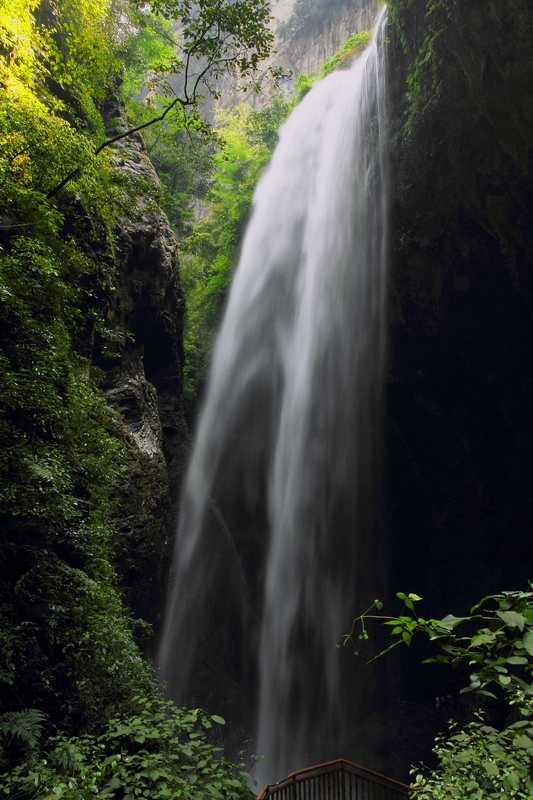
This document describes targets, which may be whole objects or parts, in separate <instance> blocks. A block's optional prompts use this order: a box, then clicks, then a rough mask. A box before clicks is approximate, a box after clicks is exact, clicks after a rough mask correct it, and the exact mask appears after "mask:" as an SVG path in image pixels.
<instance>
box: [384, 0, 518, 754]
mask: <svg viewBox="0 0 533 800" xmlns="http://www.w3.org/2000/svg"><path fill="white" fill-rule="evenodd" d="M433 7H434V11H433V12H432V13H431V14H429V15H428V13H427V12H426V3H425V2H422V0H411V2H406V1H405V0H390V3H389V11H390V15H391V18H392V20H393V22H392V24H391V28H390V40H391V47H390V58H391V79H392V83H393V86H392V96H391V105H392V110H393V123H392V125H393V153H392V156H393V176H394V177H393V187H394V188H393V258H392V276H391V290H390V312H391V320H392V329H391V347H390V364H389V374H388V381H387V406H386V443H385V473H386V475H385V479H386V504H385V508H384V521H385V526H386V529H387V535H388V542H389V553H390V576H391V578H390V583H391V589H392V590H393V591H397V590H403V591H414V592H418V593H419V594H421V595H422V596H423V597H424V598H425V599H426V602H425V604H424V609H423V610H422V608H421V613H422V614H423V613H424V612H426V613H428V614H431V615H432V616H435V617H438V615H439V614H441V613H442V614H443V615H444V614H446V613H448V612H453V613H455V614H458V615H459V614H461V613H463V612H464V611H467V610H468V609H469V607H470V606H471V605H472V603H473V602H475V601H476V600H478V599H480V598H481V597H482V596H483V595H485V594H488V593H492V592H499V591H504V590H508V589H518V588H522V587H525V586H526V585H527V580H528V579H531V578H532V577H533V574H532V570H531V565H532V564H533V537H532V536H531V531H532V530H533V492H532V490H531V487H532V486H533V359H532V358H531V353H532V352H533V350H532V348H533V302H532V297H533V291H532V290H533V246H532V245H533V191H532V188H531V187H532V186H533V158H532V153H533V89H532V87H533V50H532V48H531V41H533V17H532V15H531V8H530V4H529V2H528V0H502V2H499V3H493V2H481V0H461V2H457V3H454V4H450V3H444V2H440V0H439V1H438V2H436V3H434V4H433ZM430 40H431V48H428V47H427V43H428V42H429V41H430ZM419 54H420V56H419ZM418 56H419V57H418ZM417 58H418V61H417ZM408 75H410V76H411V79H410V83H409V85H408V84H407V77H408ZM408 672H409V676H408V679H407V681H406V684H405V685H406V689H405V701H406V702H407V703H413V704H415V703H417V704H419V705H420V707H422V706H423V707H425V708H426V710H427V714H428V717H431V715H432V713H433V712H432V711H431V707H432V706H433V708H434V707H435V706H434V698H435V696H436V695H437V694H439V692H440V693H441V694H444V695H446V694H447V693H448V689H447V688H446V687H441V688H440V689H439V686H438V682H439V680H444V681H445V680H446V678H447V677H449V676H446V675H444V674H442V675H440V673H439V675H437V674H436V671H435V670H433V671H432V670H431V669H428V668H427V667H423V668H422V669H421V670H418V666H417V660H416V659H414V661H413V662H412V663H411V664H410V666H409V670H408ZM413 676H414V677H413ZM439 676H440V677H439ZM458 688H459V687H455V688H454V691H453V692H452V694H453V695H454V696H456V693H457V691H456V690H458ZM441 689H443V691H441ZM454 713H455V712H454ZM439 726H440V727H442V721H440V723H439V724H437V727H439ZM411 758H414V756H411Z"/></svg>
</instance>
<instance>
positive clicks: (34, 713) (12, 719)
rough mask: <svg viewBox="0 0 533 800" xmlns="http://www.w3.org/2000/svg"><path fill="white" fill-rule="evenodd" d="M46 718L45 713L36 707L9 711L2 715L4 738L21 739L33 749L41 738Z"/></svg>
mask: <svg viewBox="0 0 533 800" xmlns="http://www.w3.org/2000/svg"><path fill="white" fill-rule="evenodd" d="M45 719H46V717H45V715H44V714H41V712H40V711H38V710H37V709H36V708H27V709H24V711H7V712H6V713H5V714H2V715H1V716H0V730H1V731H2V733H3V735H4V738H6V737H11V738H17V739H20V740H21V741H22V742H24V743H25V744H27V745H28V747H29V748H30V749H31V750H33V749H34V748H35V747H36V746H37V743H38V741H39V739H40V738H41V735H42V731H43V722H44V721H45Z"/></svg>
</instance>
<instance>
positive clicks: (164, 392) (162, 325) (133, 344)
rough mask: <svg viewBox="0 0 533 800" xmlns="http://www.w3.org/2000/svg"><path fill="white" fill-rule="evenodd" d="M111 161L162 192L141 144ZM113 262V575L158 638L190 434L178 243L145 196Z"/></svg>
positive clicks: (124, 227)
mask: <svg viewBox="0 0 533 800" xmlns="http://www.w3.org/2000/svg"><path fill="white" fill-rule="evenodd" d="M114 112H115V114H120V110H119V109H114ZM116 119H117V118H116V117H115V120H116ZM118 120H119V123H118V124H121V122H120V116H119V117H118ZM115 152H116V155H115V158H114V161H115V165H116V166H117V167H119V168H120V169H121V170H123V171H124V173H126V175H128V174H132V175H134V176H136V177H137V178H140V179H142V180H144V181H146V185H147V186H148V187H150V186H152V188H153V187H154V186H158V185H159V181H158V178H157V175H156V173H155V171H154V168H153V166H152V165H151V163H150V161H149V159H148V157H147V155H146V153H145V150H144V145H143V142H142V139H141V138H140V136H135V137H132V138H130V139H128V140H126V141H124V140H123V141H122V142H121V143H120V145H119V146H118V147H116V150H115ZM116 253H117V256H116V270H115V274H116V279H115V280H116V282H115V285H114V286H113V287H112V289H111V291H110V292H109V293H108V297H107V301H106V302H107V307H106V325H107V326H108V328H109V329H110V330H112V331H114V332H115V335H114V337H113V338H114V340H115V341H114V347H113V353H112V357H111V358H109V357H108V358H107V359H105V360H104V361H103V362H102V365H103V366H104V369H105V371H106V380H105V387H104V389H105V395H106V398H107V401H108V402H109V404H110V405H111V406H112V407H114V408H115V409H116V410H117V411H118V412H119V415H120V420H121V423H120V426H119V427H120V430H119V431H118V433H119V435H120V437H121V438H122V439H123V441H124V442H125V445H126V465H125V466H126V472H125V476H124V480H123V482H122V485H121V497H120V511H119V513H118V516H117V517H116V519H115V520H114V529H115V532H116V533H115V540H116V548H117V553H118V570H119V573H120V574H121V576H122V578H123V586H124V590H125V592H126V599H127V602H128V605H129V606H130V608H131V609H132V611H133V614H134V616H135V617H140V618H142V619H144V620H146V621H148V622H150V623H151V624H153V625H155V626H156V628H157V626H158V623H159V621H160V619H161V616H162V614H163V611H164V602H165V594H166V583H167V577H168V569H169V566H170V558H171V554H172V545H173V539H174V532H175V524H176V516H177V501H178V490H179V484H180V476H181V470H182V466H183V461H184V457H185V450H186V447H187V439H188V433H187V428H186V424H185V420H184V416H183V391H182V390H183V385H182V370H183V342H182V338H183V337H182V333H183V314H184V297H183V292H182V289H181V285H180V282H179V272H178V260H177V242H176V238H175V236H174V234H173V232H172V231H171V229H170V226H169V223H168V220H167V218H166V216H165V215H164V214H163V213H162V212H161V210H160V209H159V207H158V206H157V205H156V204H155V203H154V202H153V200H151V199H150V193H149V192H148V193H147V195H146V196H141V197H139V199H138V200H137V201H136V206H135V208H134V210H133V212H132V213H130V214H129V215H128V216H127V217H125V218H124V219H123V220H122V222H121V225H120V230H119V231H118V236H117V242H116Z"/></svg>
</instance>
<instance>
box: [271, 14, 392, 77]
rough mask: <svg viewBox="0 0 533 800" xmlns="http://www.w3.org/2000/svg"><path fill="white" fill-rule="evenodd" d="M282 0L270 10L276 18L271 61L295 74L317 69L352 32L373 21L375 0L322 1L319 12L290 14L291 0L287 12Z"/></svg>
mask: <svg viewBox="0 0 533 800" xmlns="http://www.w3.org/2000/svg"><path fill="white" fill-rule="evenodd" d="M286 5H287V3H286V0H278V2H275V1H274V2H273V4H272V13H273V14H274V16H275V17H276V18H277V19H278V20H279V21H280V23H281V25H279V26H278V30H277V40H276V43H275V46H274V49H275V50H276V54H275V56H274V58H273V59H272V60H273V62H274V63H276V64H279V65H280V66H282V67H283V68H284V69H285V70H286V71H292V72H293V73H294V74H295V75H298V74H299V73H301V72H306V73H307V72H319V71H320V70H321V68H322V64H323V63H324V61H326V60H327V59H328V58H330V57H331V56H332V55H333V54H334V53H336V52H337V50H338V49H339V48H340V47H341V46H342V45H343V44H344V42H345V41H346V40H347V39H349V37H350V36H352V34H354V33H359V32H360V31H365V30H370V29H371V28H372V25H373V23H374V20H375V17H376V14H377V9H378V6H379V2H378V0H352V1H351V2H350V0H348V1H347V2H344V1H343V2H337V3H329V4H328V3H327V2H325V3H323V4H322V5H319V9H320V11H321V13H320V14H318V15H317V14H313V13H307V14H305V13H303V14H299V15H294V14H293V12H294V6H295V3H294V2H292V3H291V4H290V5H291V8H290V11H291V13H292V16H291V15H288V14H287V9H286Z"/></svg>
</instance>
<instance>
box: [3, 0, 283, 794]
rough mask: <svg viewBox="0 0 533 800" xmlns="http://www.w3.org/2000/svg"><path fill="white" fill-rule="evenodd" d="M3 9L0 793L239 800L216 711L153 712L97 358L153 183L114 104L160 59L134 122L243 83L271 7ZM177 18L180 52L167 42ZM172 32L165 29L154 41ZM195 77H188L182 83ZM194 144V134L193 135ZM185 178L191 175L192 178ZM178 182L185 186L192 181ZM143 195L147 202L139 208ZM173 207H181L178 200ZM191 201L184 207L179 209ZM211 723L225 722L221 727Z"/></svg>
mask: <svg viewBox="0 0 533 800" xmlns="http://www.w3.org/2000/svg"><path fill="white" fill-rule="evenodd" d="M152 12H153V13H150V12H149V9H148V8H147V7H146V6H144V5H143V6H142V8H135V6H134V5H133V4H132V5H130V4H128V3H126V2H124V3H121V2H108V0H64V2H61V3H58V4H54V3H48V2H47V0H42V2H37V1H36V0H6V2H4V3H3V4H2V6H1V8H0V185H1V187H2V192H1V200H0V331H1V338H0V348H1V349H0V364H1V374H0V402H1V405H0V439H1V448H2V457H1V465H0V470H1V482H0V496H1V512H0V521H1V524H2V537H1V539H0V564H1V566H0V628H1V633H0V643H1V644H0V658H1V661H0V703H1V714H0V771H2V772H3V775H2V776H1V777H0V786H1V788H2V791H3V793H4V796H6V797H32V796H45V795H49V794H50V793H53V794H54V795H57V796H64V797H72V798H74V797H77V798H79V797H89V796H92V794H93V793H95V792H97V791H100V792H101V793H102V794H104V795H106V796H110V797H111V796H114V795H115V794H116V793H117V792H118V794H119V795H120V796H121V797H122V796H128V797H133V796H138V795H141V794H143V795H144V796H148V795H153V796H156V795H157V796H160V797H161V798H164V797H167V796H170V795H171V794H172V795H174V796H184V797H206V796H212V797H221V796H225V797H240V796H243V795H244V794H246V793H247V789H246V788H245V787H246V780H245V778H244V777H243V776H242V775H240V773H239V771H238V769H237V768H235V767H233V766H232V765H229V764H226V762H224V761H222V760H220V758H219V757H218V755H217V753H216V748H215V747H214V745H213V744H208V743H207V739H206V735H207V734H208V732H209V730H210V728H211V725H212V723H211V720H210V718H208V717H205V716H202V715H201V714H200V712H198V711H193V712H190V713H189V714H186V713H185V712H180V711H177V710H173V709H172V708H170V709H169V708H167V707H166V706H164V705H163V701H162V700H161V697H160V690H159V688H158V686H157V685H156V683H155V681H154V676H153V673H152V669H151V667H150V666H149V665H148V664H147V663H146V662H145V660H144V659H143V658H142V656H141V653H140V651H139V648H138V646H137V644H136V641H135V638H134V635H133V630H134V628H135V627H137V628H138V627H139V625H141V626H142V622H141V621H139V622H138V623H137V621H135V620H133V619H131V617H130V614H129V612H128V610H127V609H126V607H125V605H124V601H123V596H122V591H121V588H120V586H119V583H118V580H117V577H116V574H115V568H114V555H115V554H114V551H113V544H112V535H111V534H112V531H111V519H112V515H113V512H114V510H115V507H116V503H117V487H118V484H119V482H120V480H121V477H122V470H123V467H122V466H121V464H123V463H124V457H123V444H122V441H121V437H120V429H121V425H120V420H119V419H118V417H117V416H116V415H115V414H114V413H113V412H112V411H111V410H110V408H109V407H108V406H107V405H106V403H105V402H104V398H103V396H102V392H101V390H100V381H101V378H102V374H101V373H100V371H99V369H98V368H97V367H96V366H95V363H96V362H98V363H99V364H102V363H103V362H102V359H105V358H106V352H107V350H108V349H109V350H113V348H112V347H109V348H108V345H112V343H113V339H114V337H116V336H126V335H127V332H126V331H123V332H121V331H116V330H112V331H111V330H108V329H107V328H106V325H105V314H104V309H105V298H106V296H107V293H108V292H109V291H110V290H111V287H112V285H113V281H114V269H115V261H116V260H115V255H116V253H115V250H116V230H117V225H118V223H119V221H120V219H121V218H122V217H123V216H127V215H128V214H129V213H130V211H131V209H133V207H134V206H135V203H136V202H137V198H138V197H139V196H142V197H143V198H145V202H146V203H147V206H146V207H147V208H149V204H150V202H152V203H155V202H156V201H157V200H158V199H160V198H158V190H157V187H155V186H154V184H153V183H149V182H147V181H146V179H143V178H141V177H138V176H135V175H134V174H133V173H131V172H127V171H124V170H122V171H121V170H120V169H118V168H117V165H116V163H115V161H114V159H113V152H112V149H111V148H110V147H109V144H110V143H111V140H113V139H115V140H116V139H117V138H123V136H124V133H125V130H124V126H123V125H122V126H121V128H120V130H118V131H117V130H106V120H105V113H104V112H105V106H106V103H107V102H108V101H109V100H110V98H112V97H113V96H114V95H116V93H117V92H118V91H119V79H118V76H119V75H120V74H121V73H123V74H124V80H123V88H122V92H123V99H125V100H128V96H127V92H131V91H134V90H135V87H136V86H138V85H139V80H140V77H141V76H143V75H144V74H145V71H146V69H147V68H149V67H152V69H153V74H154V76H155V77H154V85H153V86H152V88H151V92H152V95H151V100H150V103H147V104H145V107H144V109H142V110H139V108H138V106H136V107H134V104H133V103H132V104H131V120H132V123H131V125H132V128H135V127H141V126H144V127H146V128H147V129H150V128H151V126H152V121H153V119H155V118H157V117H161V116H163V115H166V117H167V118H168V117H170V116H171V114H170V113H168V112H173V111H179V112H180V116H179V119H178V121H176V122H175V123H174V125H175V129H174V133H175V136H176V137H178V140H179V141H178V142H177V146H178V147H179V146H181V140H182V139H183V138H184V134H183V131H185V129H186V128H187V126H189V127H191V128H193V129H194V127H195V126H196V128H198V127H201V124H200V122H199V121H198V116H197V113H196V111H195V108H196V103H197V102H198V99H199V92H200V86H201V84H200V82H199V81H198V80H197V79H196V78H195V79H194V82H193V84H192V85H191V84H188V83H187V80H185V82H184V83H183V91H182V92H181V94H176V93H174V94H173V95H172V96H171V97H166V96H165V94H164V93H163V94H161V93H159V94H157V92H158V87H160V84H161V81H163V80H164V75H165V74H168V73H169V72H174V73H178V72H180V70H181V71H183V70H185V71H187V67H189V68H190V66H191V65H192V63H193V62H196V61H198V62H200V61H201V63H202V64H203V75H202V78H203V79H205V80H204V85H205V86H207V88H209V86H212V87H214V84H213V83H212V82H213V81H215V80H216V77H217V75H218V74H219V73H220V70H221V68H222V64H223V63H227V62H229V63H230V65H231V64H233V66H234V67H235V68H240V70H241V72H242V73H244V74H245V75H248V76H250V75H251V74H252V72H253V68H254V66H255V64H256V63H257V60H258V59H259V58H260V57H261V56H262V55H265V53H266V52H267V51H268V46H269V42H270V38H271V34H270V32H269V30H268V28H267V27H266V22H267V20H268V6H266V5H264V4H262V3H258V4H254V6H253V7H250V6H249V4H247V3H218V4H211V3H204V4H202V13H201V14H200V15H198V16H195V17H194V19H191V18H190V7H189V4H188V3H186V2H185V3H179V2H176V3H159V4H157V3H155V4H154V5H153V8H152ZM172 18H177V19H179V20H180V22H181V23H182V26H184V27H183V31H182V35H181V40H180V48H181V49H180V51H179V53H180V55H179V58H178V57H177V56H176V50H175V47H174V45H173V46H172V47H171V48H170V49H169V47H168V46H167V44H166V40H167V39H168V32H169V29H170V27H171V25H170V22H166V20H167V19H168V20H170V19H172ZM165 37H166V38H165ZM187 77H190V76H187V75H186V78H187ZM191 135H194V131H193V134H191ZM192 172H194V170H192ZM183 180H184V181H185V184H186V186H187V187H188V186H189V185H190V182H191V178H189V177H186V178H185V179H183ZM150 198H151V199H150ZM178 205H179V203H178ZM182 205H183V203H182ZM214 719H215V721H216V722H218V723H220V722H222V720H220V719H219V718H216V717H215V718H214Z"/></svg>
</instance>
